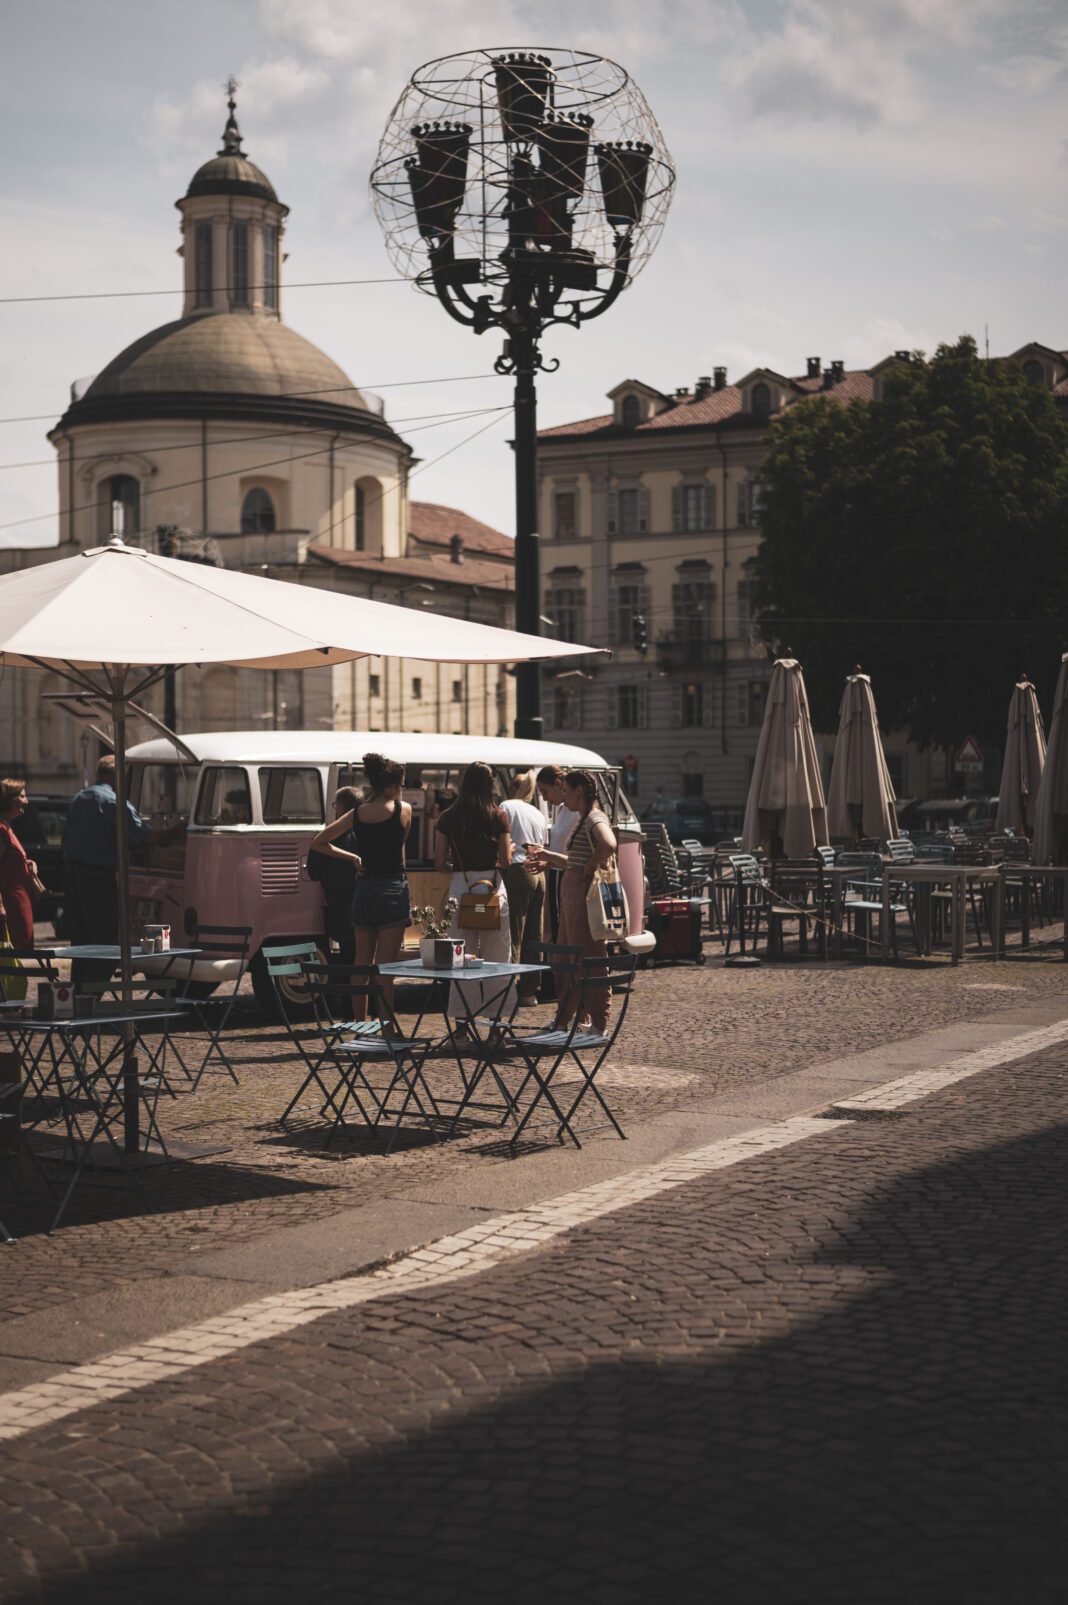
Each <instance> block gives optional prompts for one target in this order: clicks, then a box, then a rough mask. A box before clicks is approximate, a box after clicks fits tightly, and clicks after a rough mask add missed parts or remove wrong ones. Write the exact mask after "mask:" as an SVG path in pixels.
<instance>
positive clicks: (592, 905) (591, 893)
mask: <svg viewBox="0 0 1068 1605" xmlns="http://www.w3.org/2000/svg"><path fill="white" fill-rule="evenodd" d="M586 917H587V919H588V920H589V922H590V935H591V936H592V937H593V940H594V941H595V942H621V941H622V940H623V938H624V937H625V936H626V934H627V932H628V931H629V930H630V915H629V911H628V909H627V894H626V892H625V891H624V890H623V882H622V881H621V880H620V878H619V868H618V866H617V864H616V859H615V854H613V855H612V857H611V858H610V859H609V860H608V863H607V864H606V865H605V866H604V868H603V869H598V870H595V871H594V876H593V880H592V881H591V882H590V886H589V890H588V891H587V893H586Z"/></svg>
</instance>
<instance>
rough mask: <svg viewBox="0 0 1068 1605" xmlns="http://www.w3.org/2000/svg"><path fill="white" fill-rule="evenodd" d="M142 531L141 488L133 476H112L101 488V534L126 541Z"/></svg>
mask: <svg viewBox="0 0 1068 1605" xmlns="http://www.w3.org/2000/svg"><path fill="white" fill-rule="evenodd" d="M140 531H141V487H140V485H139V484H138V483H137V480H136V479H134V478H133V476H132V475H131V474H112V476H111V478H110V479H105V480H104V483H103V485H102V486H101V487H100V533H101V535H120V536H121V537H122V539H123V540H124V541H128V540H129V539H130V538H131V536H133V535H138V534H140Z"/></svg>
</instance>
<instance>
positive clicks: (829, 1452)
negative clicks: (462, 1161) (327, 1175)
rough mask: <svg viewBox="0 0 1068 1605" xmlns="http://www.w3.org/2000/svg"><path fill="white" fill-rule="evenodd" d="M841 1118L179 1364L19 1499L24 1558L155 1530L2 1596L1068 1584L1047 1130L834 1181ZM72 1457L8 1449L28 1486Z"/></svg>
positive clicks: (1061, 1259) (951, 1593)
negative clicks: (56, 1496)
mask: <svg viewBox="0 0 1068 1605" xmlns="http://www.w3.org/2000/svg"><path fill="white" fill-rule="evenodd" d="M855 1135H856V1132H855V1131H854V1132H852V1133H846V1132H843V1133H841V1134H840V1136H839V1138H838V1139H830V1140H831V1141H834V1140H838V1141H840V1142H841V1143H842V1146H841V1147H839V1148H838V1149H837V1151H834V1150H832V1149H827V1150H823V1151H822V1152H821V1154H820V1161H821V1165H824V1166H825V1168H820V1167H819V1166H816V1165H815V1163H814V1150H813V1148H812V1147H811V1145H805V1146H803V1147H802V1148H801V1149H798V1150H796V1151H794V1152H793V1153H792V1154H780V1155H777V1156H775V1164H776V1166H777V1167H778V1168H776V1169H775V1170H774V1171H767V1170H765V1171H763V1172H761V1171H760V1167H759V1166H758V1167H756V1174H755V1175H752V1176H751V1177H747V1176H746V1174H745V1172H744V1170H739V1171H737V1172H734V1173H732V1176H731V1177H730V1178H728V1179H727V1181H726V1185H725V1186H721V1184H720V1181H719V1180H718V1179H717V1180H716V1181H714V1182H712V1181H710V1182H708V1183H700V1184H694V1185H693V1186H690V1187H686V1188H681V1189H679V1190H678V1192H676V1193H672V1194H671V1195H669V1196H668V1198H666V1199H660V1200H658V1201H657V1202H656V1203H655V1205H653V1204H650V1205H645V1206H639V1207H637V1208H634V1209H632V1210H630V1211H628V1212H627V1213H626V1214H624V1215H622V1216H618V1217H615V1219H614V1221H612V1222H602V1223H599V1224H598V1225H596V1226H594V1227H590V1228H584V1229H582V1230H580V1231H579V1232H577V1233H576V1234H575V1236H574V1238H573V1239H572V1240H571V1242H570V1243H568V1244H567V1245H566V1246H561V1247H559V1248H558V1249H557V1250H555V1251H553V1252H550V1253H546V1254H541V1255H537V1256H534V1257H532V1258H530V1259H528V1260H517V1261H513V1262H511V1263H510V1264H508V1265H506V1266H505V1267H503V1269H502V1270H501V1271H500V1272H496V1273H489V1274H488V1275H486V1276H484V1277H482V1278H479V1279H478V1280H476V1281H472V1282H470V1283H463V1282H461V1283H457V1284H455V1285H453V1286H448V1287H442V1288H438V1289H435V1290H431V1291H429V1292H425V1293H422V1294H410V1295H408V1296H406V1297H404V1298H397V1299H393V1300H389V1301H386V1302H383V1303H380V1304H373V1305H369V1306H367V1307H365V1308H364V1309H363V1310H361V1311H356V1312H353V1313H351V1314H350V1315H347V1316H344V1317H334V1318H330V1321H329V1330H325V1329H324V1328H316V1327H312V1328H309V1329H308V1330H307V1332H306V1333H304V1334H302V1335H301V1337H300V1338H299V1339H294V1340H290V1341H289V1342H286V1343H283V1344H279V1345H277V1346H275V1348H274V1352H273V1354H272V1353H270V1352H269V1351H267V1352H265V1351H264V1350H262V1349H261V1350H260V1351H258V1353H253V1354H250V1355H248V1356H245V1357H242V1358H241V1359H240V1360H233V1361H228V1362H222V1364H220V1365H219V1366H216V1367H213V1368H211V1369H210V1370H209V1371H200V1372H198V1373H197V1374H196V1380H195V1382H194V1383H193V1384H192V1386H191V1388H190V1389H189V1390H188V1391H189V1392H191V1393H192V1392H195V1394H196V1396H197V1398H195V1399H192V1400H190V1401H189V1402H183V1384H182V1383H178V1384H176V1385H175V1387H174V1388H173V1390H168V1395H169V1396H168V1397H166V1398H165V1397H163V1396H162V1390H157V1392H156V1393H155V1394H154V1395H149V1396H146V1397H145V1398H144V1399H141V1398H140V1397H139V1396H138V1395H136V1394H135V1395H133V1396H132V1398H130V1399H128V1400H127V1401H126V1402H125V1405H124V1408H123V1412H122V1424H121V1425H117V1426H116V1427H115V1428H114V1429H113V1430H114V1432H115V1434H116V1436H115V1437H114V1438H112V1439H109V1438H107V1437H105V1438H104V1439H103V1440H101V1442H100V1443H99V1444H98V1445H96V1446H95V1448H94V1447H92V1446H91V1444H90V1440H87V1439H84V1438H83V1439H82V1440H81V1442H80V1443H79V1444H78V1445H70V1446H68V1447H67V1448H66V1449H65V1450H64V1451H62V1456H63V1458H62V1464H63V1490H62V1491H63V1495H64V1501H63V1502H58V1501H55V1500H53V1501H52V1502H51V1503H50V1504H48V1505H47V1506H41V1507H37V1506H34V1504H33V1501H32V1500H31V1501H30V1505H29V1508H30V1509H31V1510H32V1511H33V1512H34V1515H35V1517H38V1516H39V1518H40V1521H41V1522H42V1523H43V1524H44V1531H46V1532H47V1533H48V1534H49V1536H48V1537H47V1540H43V1541H42V1560H41V1564H42V1569H43V1570H45V1571H46V1572H47V1570H48V1568H50V1567H60V1566H62V1565H64V1564H67V1565H70V1564H72V1561H71V1560H66V1559H65V1555H64V1550H65V1545H66V1540H65V1539H64V1538H63V1537H62V1536H61V1535H62V1534H63V1533H65V1532H67V1531H71V1530H73V1531H75V1532H77V1531H79V1530H81V1531H82V1532H83V1539H82V1541H83V1542H86V1543H88V1540H87V1539H85V1537H84V1529H85V1526H86V1522H88V1523H89V1524H90V1525H91V1527H92V1528H93V1529H94V1530H95V1536H94V1538H93V1542H94V1543H103V1544H105V1545H106V1544H109V1543H112V1542H114V1539H113V1537H112V1534H113V1533H121V1534H122V1536H123V1540H124V1542H125V1543H126V1544H129V1543H130V1542H132V1541H133V1540H134V1538H135V1536H136V1533H135V1529H136V1527H137V1524H138V1522H139V1521H140V1522H144V1523H145V1524H146V1525H147V1526H148V1528H149V1529H152V1528H155V1529H156V1530H157V1531H161V1532H168V1533H169V1534H171V1535H172V1536H167V1537H166V1538H165V1539H162V1540H161V1541H159V1542H146V1543H143V1544H142V1545H141V1546H140V1547H139V1548H138V1549H137V1550H136V1551H135V1552H134V1553H133V1554H132V1555H127V1556H126V1557H123V1558H119V1557H117V1556H116V1555H115V1554H114V1553H112V1554H111V1555H110V1556H108V1557H107V1558H104V1556H103V1555H101V1554H100V1552H99V1551H97V1558H95V1560H94V1563H93V1565H92V1570H91V1576H90V1577H89V1578H88V1579H86V1578H85V1577H84V1576H78V1577H77V1578H70V1579H69V1580H63V1581H56V1582H55V1583H53V1584H51V1586H48V1585H45V1586H43V1587H41V1588H40V1589H39V1590H38V1589H37V1588H36V1587H30V1586H28V1587H27V1589H26V1591H25V1593H24V1594H21V1595H20V1594H18V1592H17V1591H16V1592H14V1593H12V1594H10V1596H9V1597H10V1598H12V1599H15V1598H25V1597H34V1598H37V1599H42V1600H45V1601H47V1602H48V1605H68V1602H69V1605H75V1602H77V1605H84V1602H85V1601H86V1600H92V1601H96V1600H101V1601H103V1600H108V1601H111V1600H126V1599H134V1598H146V1599H151V1600H152V1601H153V1602H154V1605H169V1602H171V1601H173V1602H175V1605H178V1602H181V1605H188V1601H189V1600H191V1599H193V1600H198V1601H205V1602H215V1601H219V1602H222V1601H228V1602H229V1601H237V1600H241V1601H245V1600H248V1601H255V1602H256V1605H274V1602H276V1601H277V1602H282V1601H285V1602H287V1605H293V1602H298V1601H299V1602H301V1605H303V1602H304V1601H319V1600H329V1601H334V1600H337V1601H342V1600H344V1601H348V1600H353V1601H379V1600H385V1599H387V1598H388V1599H397V1600H403V1601H413V1602H415V1601H418V1602H420V1605H421V1602H423V1601H430V1600H435V1601H437V1600H440V1601H457V1602H467V1601H474V1600H486V1601H494V1602H497V1601H503V1600H507V1601H509V1602H513V1601H515V1602H521V1605H527V1602H530V1605H546V1602H552V1601H556V1600H569V1601H570V1600H576V1601H577V1600H581V1601H583V1602H600V1601H603V1602H605V1605H611V1602H617V1601H618V1602H622V1605H626V1602H631V1601H633V1602H642V1605H645V1602H648V1601H653V1600H657V1601H661V1600H662V1601H666V1602H669V1605H674V1602H676V1601H689V1600H694V1601H698V1600H700V1601H710V1602H715V1605H735V1602H738V1605H741V1602H753V1605H826V1602H833V1605H838V1602H841V1605H873V1602H879V1601H886V1602H894V1605H902V1602H907V1605H936V1602H937V1605H947V1602H950V1601H954V1600H962V1601H967V1605H994V1602H996V1605H1007V1602H1016V1601H1020V1602H1024V1601H1026V1602H1027V1605H1035V1602H1045V1601H1052V1600H1054V1599H1058V1600H1059V1599H1061V1598H1063V1585H1064V1575H1065V1560H1066V1555H1065V1548H1064V1539H1063V1536H1061V1535H1062V1534H1063V1532H1064V1524H1063V1519H1062V1518H1063V1500H1064V1494H1065V1488H1064V1484H1063V1482H1060V1484H1058V1477H1059V1475H1060V1474H1061V1473H1062V1472H1063V1466H1064V1451H1065V1404H1066V1403H1068V1398H1066V1391H1068V1390H1066V1373H1065V1364H1064V1331H1065V1320H1064V1318H1065V1315H1066V1313H1068V1261H1066V1258H1065V1255H1064V1235H1063V1233H1064V1224H1065V1221H1064V1214H1065V1211H1064V1201H1063V1176H1064V1163H1065V1158H1066V1157H1068V1127H1064V1126H1059V1127H1055V1128H1051V1129H1046V1130H1043V1131H1040V1132H1038V1133H1036V1134H1033V1135H1030V1136H1027V1137H1024V1138H1021V1139H1020V1140H1017V1141H1013V1142H1008V1143H1004V1144H1002V1145H998V1146H992V1147H981V1146H980V1147H976V1148H974V1149H973V1150H971V1151H969V1152H964V1153H957V1154H954V1155H953V1156H952V1157H948V1158H946V1159H944V1160H942V1161H940V1162H939V1163H937V1164H934V1165H931V1166H926V1167H924V1168H921V1169H917V1170H915V1171H913V1172H912V1173H909V1174H906V1175H904V1176H898V1177H897V1178H895V1180H894V1181H893V1182H892V1183H890V1184H889V1185H887V1186H885V1187H882V1188H879V1189H878V1190H877V1191H874V1192H870V1191H869V1192H868V1194H867V1195H866V1196H861V1198H860V1203H859V1206H857V1207H851V1206H850V1200H851V1199H853V1198H856V1197H857V1196H858V1188H859V1189H863V1186H864V1174H865V1171H864V1167H865V1166H867V1165H868V1164H870V1163H872V1159H871V1155H872V1152H873V1150H872V1148H871V1146H870V1145H869V1144H867V1142H866V1141H865V1142H864V1143H857V1144H855V1145H854V1146H850V1142H851V1137H852V1136H855ZM867 1135H868V1134H867V1133H866V1134H865V1137H866V1138H867ZM965 1140H966V1139H965ZM886 1153H887V1150H885V1149H884V1150H883V1151H882V1153H879V1152H878V1151H876V1160H877V1161H882V1160H885V1158H886ZM891 1162H893V1161H892V1160H891ZM769 1175H771V1176H773V1178H774V1179H773V1182H772V1183H771V1184H770V1185H769V1181H768V1177H769ZM843 1200H844V1202H843ZM799 1223H800V1224H799ZM812 1234H815V1237H816V1242H815V1244H813V1241H812ZM324 1326H325V1323H324ZM339 1350H340V1351H342V1352H343V1354H344V1355H345V1356H346V1360H345V1362H344V1363H341V1364H339V1363H338V1362H339ZM227 1368H229V1369H227ZM239 1368H240V1369H239ZM547 1371H548V1374H549V1380H546V1372H547ZM238 1378H239V1379H240V1380H239V1381H238V1380H237V1379H238ZM272 1379H273V1380H272ZM257 1389H258V1390H259V1391H256V1390H257ZM253 1397H254V1398H256V1399H258V1400H260V1401H261V1404H259V1405H257V1406H256V1408H255V1409H252V1408H250V1407H249V1406H248V1400H249V1399H250V1398H253ZM235 1398H236V1399H241V1398H244V1400H245V1410H244V1413H243V1414H242V1413H241V1412H240V1411H238V1410H236V1409H235V1408H234V1400H235ZM216 1411H218V1413H216ZM253 1417H254V1418H255V1419H252V1418H253ZM89 1419H90V1420H91V1419H92V1418H89ZM135 1442H136V1443H137V1444H138V1445H140V1446H141V1447H140V1451H139V1453H140V1458H139V1459H138V1460H136V1461H135V1462H134V1463H133V1465H132V1466H128V1465H127V1464H126V1457H127V1456H128V1455H129V1454H130V1453H132V1452H133V1450H132V1448H131V1447H130V1446H131V1445H133V1444H134V1443H135ZM170 1446H176V1453H175V1455H174V1457H173V1458H171V1456H170V1455H169V1453H168V1450H169V1447H170ZM57 1452H60V1451H58V1449H57V1450H50V1451H48V1455H47V1457H45V1456H44V1455H42V1454H41V1453H40V1452H38V1455H37V1457H36V1459H35V1458H34V1456H33V1454H32V1453H31V1451H30V1449H29V1448H28V1447H26V1446H25V1445H24V1444H23V1443H21V1442H20V1443H12V1444H11V1445H9V1446H8V1456H7V1461H8V1464H7V1471H8V1474H9V1475H10V1477H11V1478H12V1479H13V1484H12V1485H13V1489H14V1492H15V1494H16V1496H17V1495H18V1494H19V1493H20V1492H21V1490H22V1489H23V1488H24V1487H27V1486H29V1485H30V1484H31V1483H33V1482H35V1481H37V1480H39V1477H40V1475H41V1473H40V1469H39V1468H40V1466H41V1465H53V1464H55V1463H56V1462H55V1461H54V1460H53V1458H52V1456H54V1455H55V1454H56V1453H57ZM339 1454H340V1455H343V1456H344V1457H345V1458H344V1459H343V1460H342V1462H341V1464H340V1465H339V1464H338V1463H337V1457H338V1455H339ZM24 1455H25V1458H26V1462H27V1464H26V1467H25V1469H24V1468H23V1467H22V1466H21V1464H20V1462H21V1460H22V1459H23V1456H24ZM146 1457H147V1459H146ZM202 1457H203V1458H202ZM317 1459H318V1461H319V1463H320V1464H323V1463H327V1464H329V1468H330V1469H328V1470H326V1471H324V1472H322V1473H321V1474H318V1475H315V1474H311V1475H308V1474H307V1472H306V1470H305V1469H302V1468H306V1467H307V1466H308V1465H309V1464H313V1463H315V1461H316V1460H317ZM83 1461H84V1464H83V1463H82V1462H83ZM205 1462H210V1463H211V1464H213V1465H214V1467H215V1471H216V1477H217V1481H216V1483H215V1484H214V1486H207V1487H206V1486H205V1483H204V1480H203V1467H204V1464H205ZM187 1463H191V1464H192V1465H193V1466H194V1470H195V1477H194V1481H193V1482H191V1483H188V1484H187V1483H185V1482H184V1481H183V1476H182V1473H183V1467H184V1466H185V1465H186V1464H187ZM144 1464H148V1465H149V1466H150V1468H151V1470H150V1474H149V1476H150V1484H151V1495H150V1496H149V1495H148V1494H147V1493H146V1492H145V1491H144V1490H143V1489H142V1487H141V1484H140V1481H139V1477H138V1467H139V1466H141V1465H144ZM264 1466H270V1467H271V1471H272V1474H273V1476H274V1478H275V1479H276V1480H275V1482H274V1484H273V1485H272V1484H271V1483H270V1482H269V1481H268V1477H267V1474H266V1473H265V1472H264V1471H263V1469H262V1468H263V1467H264ZM168 1468H169V1469H168ZM101 1475H103V1478H104V1482H105V1492H104V1495H103V1497H102V1498H101V1496H100V1492H99V1489H98V1487H97V1482H96V1479H97V1477H99V1476H101ZM212 1505H215V1506H216V1507H225V1509H224V1512H223V1513H222V1514H217V1513H213V1511H212V1508H211V1507H212ZM72 1506H73V1507H74V1508H72ZM127 1506H129V1509H130V1510H131V1511H135V1512H136V1513H137V1514H136V1519H135V1518H134V1517H133V1516H130V1515H126V1514H120V1516H119V1517H118V1522H119V1524H118V1525H117V1526H112V1525H111V1523H112V1520H113V1513H114V1512H115V1511H118V1512H120V1513H122V1512H124V1511H125V1510H126V1508H127ZM19 1522H20V1528H19V1530H20V1532H23V1533H26V1531H27V1524H26V1517H25V1515H20V1516H19ZM176 1528H178V1529H180V1531H179V1532H178V1533H177V1536H173V1534H174V1532H175V1529H176ZM142 1530H143V1529H142ZM23 1542H25V1543H26V1544H27V1547H28V1548H29V1549H30V1550H31V1551H32V1550H33V1549H34V1542H33V1538H32V1534H28V1533H27V1536H26V1537H25V1538H24V1539H23ZM88 1547H89V1548H92V1544H89V1545H88ZM83 1553H84V1551H83Z"/></svg>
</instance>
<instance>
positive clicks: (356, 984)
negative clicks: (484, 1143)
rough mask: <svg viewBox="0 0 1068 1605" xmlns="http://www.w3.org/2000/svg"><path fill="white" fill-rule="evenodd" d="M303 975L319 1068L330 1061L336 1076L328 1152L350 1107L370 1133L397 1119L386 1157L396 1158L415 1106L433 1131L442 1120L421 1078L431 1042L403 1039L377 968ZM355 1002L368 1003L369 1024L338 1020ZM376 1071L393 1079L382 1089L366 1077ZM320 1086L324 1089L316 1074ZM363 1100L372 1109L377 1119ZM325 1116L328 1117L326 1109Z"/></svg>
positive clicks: (317, 967)
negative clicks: (319, 1049)
mask: <svg viewBox="0 0 1068 1605" xmlns="http://www.w3.org/2000/svg"><path fill="white" fill-rule="evenodd" d="M301 970H302V974H303V976H304V979H305V982H306V985H307V988H308V995H309V997H310V998H311V1000H312V1004H313V1007H314V1009H315V1018H316V1022H317V1024H318V1026H319V1029H320V1031H321V1033H322V1043H323V1053H322V1057H321V1058H320V1060H319V1068H320V1069H321V1067H322V1065H323V1064H325V1063H326V1062H327V1061H328V1060H329V1061H330V1062H331V1063H332V1064H333V1066H334V1069H335V1070H336V1072H337V1076H338V1081H337V1085H336V1087H335V1088H334V1090H333V1093H332V1094H330V1095H328V1097H327V1103H328V1105H329V1107H330V1109H332V1111H333V1117H334V1118H333V1120H332V1122H331V1124H330V1130H329V1132H328V1134H327V1138H326V1144H325V1146H326V1147H328V1148H329V1146H330V1144H331V1143H332V1142H333V1140H334V1138H335V1136H336V1135H337V1132H338V1128H339V1127H341V1126H343V1125H345V1124H346V1121H345V1111H346V1110H347V1109H348V1108H349V1106H350V1104H355V1105H356V1108H357V1109H358V1110H359V1112H360V1117H361V1119H362V1121H363V1123H364V1125H366V1126H368V1127H370V1129H371V1130H372V1131H373V1130H375V1129H376V1128H377V1127H378V1124H379V1122H380V1121H381V1120H382V1118H383V1116H386V1117H388V1118H391V1119H393V1121H394V1122H395V1124H394V1126H393V1134H392V1136H391V1137H390V1139H389V1142H388V1143H387V1145H386V1153H387V1154H388V1153H390V1152H392V1149H393V1144H394V1143H395V1142H396V1140H397V1137H398V1135H399V1133H400V1128H401V1124H402V1122H403V1121H404V1118H405V1116H406V1115H407V1114H408V1111H409V1109H411V1108H412V1107H413V1105H414V1109H415V1111H416V1112H417V1113H418V1115H419V1116H420V1117H421V1118H422V1120H423V1122H424V1124H425V1125H426V1126H427V1127H428V1129H429V1130H431V1131H433V1129H434V1128H433V1125H432V1123H431V1122H432V1118H436V1117H438V1116H439V1113H440V1111H439V1110H438V1106H437V1103H436V1102H435V1100H434V1096H433V1093H432V1092H431V1091H430V1088H429V1087H428V1086H427V1084H426V1080H425V1078H424V1076H423V1062H424V1060H425V1059H426V1056H427V1053H428V1052H429V1051H430V1048H431V1046H432V1044H431V1039H430V1038H429V1037H406V1036H404V1035H403V1033H402V1032H401V1029H400V1026H399V1025H398V1023H397V1017H396V1015H395V1014H394V1013H393V1009H392V1007H391V1005H390V1003H389V1001H388V1000H387V998H386V996H385V994H384V992H383V991H382V986H381V982H380V979H379V970H378V966H377V965H376V964H322V963H316V964H304V965H302V966H301ZM355 998H364V999H366V1003H367V1015H368V1018H367V1019H365V1020H360V1021H354V1020H347V1019H344V1018H341V1019H339V1018H338V1017H339V1015H341V1016H343V1015H344V1014H345V1012H346V1008H347V1006H348V1005H349V1004H351V1002H352V1000H353V999H355ZM373 1065H382V1066H383V1067H384V1068H385V1069H386V1071H387V1074H388V1077H389V1079H388V1082H387V1083H386V1084H385V1085H384V1086H383V1085H378V1086H376V1085H375V1084H374V1082H373V1081H372V1080H371V1078H370V1076H369V1075H368V1067H369V1066H373ZM316 1080H317V1081H319V1084H320V1086H322V1081H321V1078H320V1076H319V1075H318V1074H317V1075H316ZM305 1084H307V1083H305ZM398 1090H400V1091H402V1093H403V1096H402V1098H401V1103H400V1107H399V1108H396V1107H392V1108H391V1107H390V1100H391V1098H392V1097H393V1095H394V1093H395V1092H397V1091H398ZM339 1097H340V1102H339V1101H338V1099H339ZM364 1099H366V1100H367V1104H369V1105H370V1106H371V1108H373V1110H374V1114H373V1116H372V1115H371V1113H370V1112H369V1109H368V1107H366V1106H365V1103H364ZM323 1113H324V1115H325V1113H326V1107H325V1106H324V1109H323Z"/></svg>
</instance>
